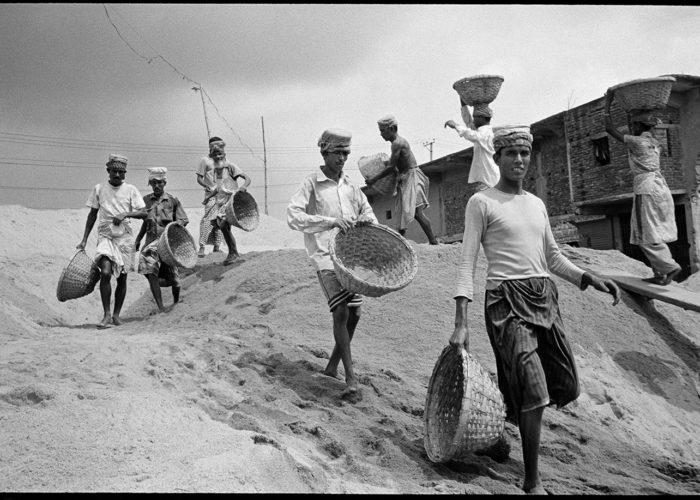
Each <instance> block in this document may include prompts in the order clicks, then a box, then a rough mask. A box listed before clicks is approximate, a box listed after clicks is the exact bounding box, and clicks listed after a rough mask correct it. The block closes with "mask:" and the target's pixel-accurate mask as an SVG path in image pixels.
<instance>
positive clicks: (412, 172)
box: [365, 115, 438, 245]
mask: <svg viewBox="0 0 700 500" xmlns="http://www.w3.org/2000/svg"><path fill="white" fill-rule="evenodd" d="M377 125H378V126H379V133H380V135H381V136H382V139H384V140H385V141H389V142H391V157H390V158H389V160H387V161H386V164H387V166H389V167H391V168H387V169H386V170H385V171H384V172H382V173H381V174H379V175H378V176H376V177H374V178H373V179H366V180H365V183H366V184H367V185H368V186H371V185H372V184H373V183H375V182H376V181H378V180H379V179H381V178H383V177H385V176H387V175H391V174H392V173H395V174H396V175H397V180H398V183H397V185H396V198H395V202H394V213H395V214H396V216H397V218H398V224H397V226H398V227H397V230H398V232H399V233H400V234H401V235H405V234H406V228H407V227H408V225H409V224H410V223H411V221H412V220H413V219H414V218H415V219H416V220H417V221H418V224H420V227H421V228H423V231H424V232H425V235H426V236H427V237H428V243H430V244H431V245H437V244H438V242H437V240H436V239H435V236H434V235H433V229H432V227H431V225H430V219H428V217H427V216H426V215H425V209H426V208H428V206H429V202H428V188H429V187H430V181H429V180H428V177H427V176H426V175H425V174H424V173H423V171H422V170H421V169H420V168H418V164H417V162H416V158H415V156H413V151H411V146H410V144H409V143H408V141H407V140H406V139H404V138H403V137H401V136H400V135H399V134H398V129H399V124H398V122H397V121H396V118H395V117H394V116H393V115H387V116H384V117H382V118H380V119H379V120H377Z"/></svg>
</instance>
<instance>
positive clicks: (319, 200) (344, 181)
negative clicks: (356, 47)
mask: <svg viewBox="0 0 700 500" xmlns="http://www.w3.org/2000/svg"><path fill="white" fill-rule="evenodd" d="M351 138H352V135H351V134H350V132H347V131H345V130H341V129H328V130H326V131H325V132H323V134H322V135H321V138H320V139H319V140H318V145H319V147H320V148H321V155H322V156H323V165H321V167H320V172H314V173H312V174H309V175H307V176H306V178H305V179H304V182H303V183H302V184H301V186H300V187H299V189H297V191H296V192H295V193H294V195H293V196H292V199H291V200H290V202H289V206H288V207H287V224H288V225H289V227H291V228H292V229H295V230H297V231H302V232H303V233H304V244H305V246H306V252H307V254H308V256H309V257H310V258H311V263H312V264H313V266H314V268H315V269H316V274H317V275H318V280H319V282H320V284H321V290H323V293H324V295H325V297H326V299H327V301H328V308H329V309H330V312H331V314H332V315H333V337H334V339H335V347H334V348H333V354H331V358H330V360H329V361H328V366H327V367H326V369H325V370H324V373H325V374H326V375H329V376H331V377H336V376H337V374H338V363H339V362H340V361H341V360H342V362H343V368H344V369H345V382H346V383H347V390H346V391H345V392H344V393H343V396H344V397H348V396H355V395H359V385H358V381H357V377H356V376H355V372H354V370H353V367H352V356H351V353H350V341H351V340H352V337H353V335H354V333H355V328H356V327H357V323H358V321H359V320H360V306H361V305H362V296H360V295H356V294H353V293H351V292H348V291H347V290H345V289H344V288H343V287H342V286H341V285H340V283H339V282H338V278H337V277H336V275H335V271H334V269H333V262H332V261H331V257H330V253H329V251H328V244H329V241H330V237H331V229H333V228H336V227H337V228H340V230H341V231H345V230H347V229H349V228H351V227H353V226H354V225H355V224H356V223H359V224H362V223H369V222H374V223H377V218H376V217H375V216H374V212H373V211H372V207H371V206H370V204H369V202H368V201H367V197H366V196H365V194H364V193H363V192H362V191H361V190H360V188H358V187H357V186H355V185H353V184H352V183H351V182H350V178H349V177H348V176H347V175H346V174H345V173H344V172H343V166H344V165H345V162H346V161H347V159H348V155H349V154H350V140H351Z"/></svg>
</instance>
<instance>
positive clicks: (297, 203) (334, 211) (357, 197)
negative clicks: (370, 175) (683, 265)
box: [287, 171, 378, 271]
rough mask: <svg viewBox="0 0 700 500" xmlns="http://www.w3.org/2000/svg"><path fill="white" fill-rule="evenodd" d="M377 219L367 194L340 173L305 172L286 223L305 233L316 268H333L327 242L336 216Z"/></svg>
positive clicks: (306, 244) (305, 239)
mask: <svg viewBox="0 0 700 500" xmlns="http://www.w3.org/2000/svg"><path fill="white" fill-rule="evenodd" d="M361 215H362V216H365V217H366V218H369V219H371V220H372V221H373V222H374V223H378V221H377V218H376V217H375V215H374V212H373V211H372V207H371V206H370V204H369V202H368V201H367V197H366V196H365V194H364V193H363V192H362V191H361V190H360V188H358V187H357V186H355V185H353V184H352V183H351V182H350V178H349V177H348V176H347V175H346V174H344V173H343V174H341V177H340V179H339V182H336V181H334V180H333V179H329V178H328V177H326V175H325V174H324V173H323V172H322V171H319V172H314V173H312V174H309V175H307V176H306V178H305V179H304V181H303V182H302V184H301V186H299V188H298V189H297V190H296V192H295V193H294V194H293V195H292V198H291V200H290V201H289V206H288V207H287V224H288V225H289V227H290V228H292V229H295V230H297V231H302V232H303V233H304V245H305V246H306V253H307V254H308V256H309V257H310V258H311V261H312V263H313V265H314V268H315V269H316V270H317V271H320V270H322V269H333V262H332V261H331V257H330V253H329V250H328V244H329V242H330V237H331V229H332V228H333V222H334V221H335V219H350V220H353V221H354V220H357V219H358V218H359V217H360V216H361Z"/></svg>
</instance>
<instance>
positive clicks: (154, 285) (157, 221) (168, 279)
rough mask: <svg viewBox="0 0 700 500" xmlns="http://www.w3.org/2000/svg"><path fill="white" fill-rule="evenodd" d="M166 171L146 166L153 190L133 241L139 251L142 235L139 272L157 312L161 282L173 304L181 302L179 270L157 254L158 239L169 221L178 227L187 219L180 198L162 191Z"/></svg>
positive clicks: (147, 199) (161, 301)
mask: <svg viewBox="0 0 700 500" xmlns="http://www.w3.org/2000/svg"><path fill="white" fill-rule="evenodd" d="M167 174H168V169H167V168H165V167H153V168H149V169H148V184H149V185H150V186H151V188H152V189H153V193H152V194H147V195H146V196H144V197H143V202H144V204H145V205H146V211H147V214H148V215H147V216H146V220H145V221H144V222H143V224H141V230H140V231H139V234H138V236H136V242H135V243H134V248H135V249H136V250H138V249H139V246H140V245H141V240H142V239H143V237H144V235H145V236H146V242H145V243H144V245H143V250H141V255H140V256H139V268H138V272H139V274H143V275H145V276H146V279H148V285H149V287H150V288H151V293H152V294H153V299H154V300H155V301H156V305H157V306H158V311H159V312H164V311H165V310H166V309H165V307H163V297H162V295H161V293H160V287H161V284H162V285H163V286H170V287H172V292H173V304H177V303H178V302H179V301H180V273H179V271H178V268H177V266H175V267H172V266H170V265H168V264H166V263H165V262H163V261H162V260H161V258H160V255H159V254H158V240H159V239H160V236H161V235H162V234H163V231H165V226H167V225H168V224H170V223H171V222H177V223H178V224H180V225H181V226H186V225H187V223H188V222H189V220H188V219H187V214H185V210H184V209H183V208H182V204H181V203H180V200H178V199H177V198H176V197H174V196H173V195H171V194H170V193H167V192H166V191H165V185H166V184H167V182H168V177H167Z"/></svg>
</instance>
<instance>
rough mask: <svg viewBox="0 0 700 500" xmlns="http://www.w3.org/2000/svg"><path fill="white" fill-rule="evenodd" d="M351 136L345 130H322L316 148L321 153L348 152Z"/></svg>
mask: <svg viewBox="0 0 700 500" xmlns="http://www.w3.org/2000/svg"><path fill="white" fill-rule="evenodd" d="M351 142H352V134H351V133H350V132H348V131H347V130H343V129H339V128H329V129H327V130H324V131H323V133H322V134H321V137H319V139H318V147H319V148H321V153H326V152H328V153H333V152H336V151H346V152H348V153H349V152H350V143H351Z"/></svg>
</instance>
